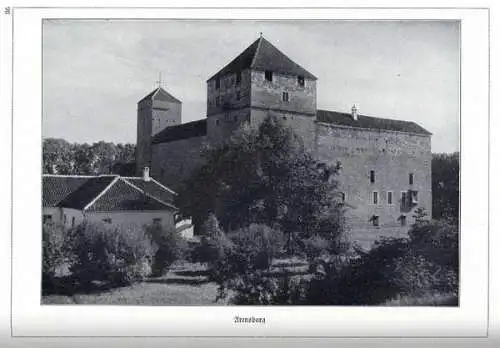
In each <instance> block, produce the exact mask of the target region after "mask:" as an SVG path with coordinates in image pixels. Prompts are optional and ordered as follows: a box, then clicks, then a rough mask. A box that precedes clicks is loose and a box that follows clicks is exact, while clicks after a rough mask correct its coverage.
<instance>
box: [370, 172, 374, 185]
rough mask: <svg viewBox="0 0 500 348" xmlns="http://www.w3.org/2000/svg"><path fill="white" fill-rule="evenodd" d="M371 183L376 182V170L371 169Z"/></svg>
mask: <svg viewBox="0 0 500 348" xmlns="http://www.w3.org/2000/svg"><path fill="white" fill-rule="evenodd" d="M370 183H372V184H374V183H375V171H374V170H370Z"/></svg>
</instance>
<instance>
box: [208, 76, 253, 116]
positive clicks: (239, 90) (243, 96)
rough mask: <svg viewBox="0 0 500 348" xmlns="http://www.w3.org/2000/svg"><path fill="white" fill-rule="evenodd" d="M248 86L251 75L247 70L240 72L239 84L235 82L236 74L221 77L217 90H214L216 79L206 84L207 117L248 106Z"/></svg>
mask: <svg viewBox="0 0 500 348" xmlns="http://www.w3.org/2000/svg"><path fill="white" fill-rule="evenodd" d="M250 86H251V73H250V70H249V69H246V70H243V71H242V72H241V82H240V83H237V82H236V74H229V75H227V76H223V77H221V78H220V87H219V88H216V79H211V80H209V81H208V82H207V116H208V117H210V116H212V115H215V114H221V113H224V112H226V111H228V110H230V109H241V108H245V107H248V106H250V97H251V94H250ZM217 98H218V105H217Z"/></svg>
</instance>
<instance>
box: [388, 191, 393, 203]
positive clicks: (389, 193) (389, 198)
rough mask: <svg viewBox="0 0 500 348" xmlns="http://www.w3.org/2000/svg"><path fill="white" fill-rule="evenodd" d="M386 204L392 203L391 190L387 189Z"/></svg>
mask: <svg viewBox="0 0 500 348" xmlns="http://www.w3.org/2000/svg"><path fill="white" fill-rule="evenodd" d="M387 204H392V191H387Z"/></svg>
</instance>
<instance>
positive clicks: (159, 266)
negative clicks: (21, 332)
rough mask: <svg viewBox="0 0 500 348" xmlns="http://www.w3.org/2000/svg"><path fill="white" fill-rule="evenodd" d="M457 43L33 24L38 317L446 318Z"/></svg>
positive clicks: (456, 185)
mask: <svg viewBox="0 0 500 348" xmlns="http://www.w3.org/2000/svg"><path fill="white" fill-rule="evenodd" d="M460 31H461V25H460V22H459V21H456V20H250V19H247V20H228V19H220V20H217V19H210V20H208V19H206V20H205V19H197V20H190V19H45V20H43V22H42V47H41V49H42V113H43V115H42V144H41V146H42V157H43V158H42V170H41V172H42V173H43V174H42V178H41V179H42V202H41V205H42V216H41V233H40V237H41V238H42V250H41V251H40V253H41V255H42V269H41V270H40V272H42V277H41V279H42V286H41V304H42V305H47V306H48V305H136V306H137V305H140V306H186V305H191V306H214V305H215V306H231V305H279V306H295V305H314V306H388V307H393V306H394V307H397V306H448V307H458V306H459V303H460V296H459V294H460V287H459V274H460V271H459V270H460V263H459V250H460V245H459V244H460V243H459V236H460V228H459V226H460V204H459V197H460V175H459V173H460V168H459V163H460V59H461V56H460ZM235 320H242V321H259V320H265V319H263V318H259V317H251V318H236V319H235Z"/></svg>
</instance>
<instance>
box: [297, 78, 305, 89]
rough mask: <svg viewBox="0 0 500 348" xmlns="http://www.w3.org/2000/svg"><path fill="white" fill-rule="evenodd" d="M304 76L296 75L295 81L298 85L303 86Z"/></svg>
mask: <svg viewBox="0 0 500 348" xmlns="http://www.w3.org/2000/svg"><path fill="white" fill-rule="evenodd" d="M304 82H305V81H304V76H297V83H298V84H299V86H300V87H304Z"/></svg>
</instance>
